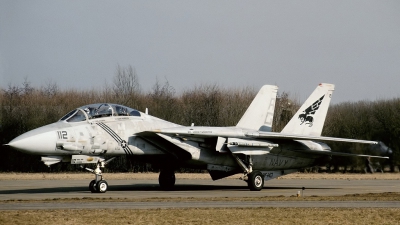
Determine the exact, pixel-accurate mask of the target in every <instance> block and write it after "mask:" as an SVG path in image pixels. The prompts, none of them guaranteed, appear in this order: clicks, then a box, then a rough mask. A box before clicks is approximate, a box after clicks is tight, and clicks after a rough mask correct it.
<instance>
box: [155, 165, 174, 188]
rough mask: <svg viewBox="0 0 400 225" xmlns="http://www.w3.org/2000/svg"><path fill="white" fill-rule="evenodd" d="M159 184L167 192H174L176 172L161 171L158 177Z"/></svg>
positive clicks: (169, 170)
mask: <svg viewBox="0 0 400 225" xmlns="http://www.w3.org/2000/svg"><path fill="white" fill-rule="evenodd" d="M158 183H159V184H160V187H161V189H163V190H165V191H170V190H173V189H174V185H175V172H174V171H173V170H171V169H165V170H161V171H160V175H159V177H158Z"/></svg>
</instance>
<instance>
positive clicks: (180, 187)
mask: <svg viewBox="0 0 400 225" xmlns="http://www.w3.org/2000/svg"><path fill="white" fill-rule="evenodd" d="M301 188H302V187H268V186H265V187H264V189H263V190H264V191H268V190H275V189H279V190H284V189H288V190H290V189H296V190H299V189H301ZM305 188H306V189H308V190H310V189H315V190H316V189H327V190H328V189H340V188H326V187H325V188H315V187H305ZM218 190H221V191H249V189H248V187H247V186H246V185H243V186H227V185H199V184H177V185H175V187H174V189H173V190H170V191H172V192H174V191H218ZM108 191H109V192H113V191H163V190H161V188H160V186H159V185H154V184H133V185H110V186H109V189H108ZM65 192H90V191H89V188H88V187H86V186H76V187H49V188H30V189H18V190H0V194H29V193H30V194H34V193H37V194H40V193H42V194H43V193H65Z"/></svg>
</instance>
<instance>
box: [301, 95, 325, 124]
mask: <svg viewBox="0 0 400 225" xmlns="http://www.w3.org/2000/svg"><path fill="white" fill-rule="evenodd" d="M324 97H325V95H323V96H322V97H321V98H320V99H318V100H317V101H315V102H314V103H313V104H312V105H310V106H309V107H308V108H307V109H306V110H304V111H303V113H302V114H300V115H299V119H300V121H301V124H300V125H303V124H307V125H309V126H310V127H312V125H313V122H314V117H313V116H314V114H315V113H316V112H317V110H318V109H319V106H320V105H321V103H322V100H323V99H324Z"/></svg>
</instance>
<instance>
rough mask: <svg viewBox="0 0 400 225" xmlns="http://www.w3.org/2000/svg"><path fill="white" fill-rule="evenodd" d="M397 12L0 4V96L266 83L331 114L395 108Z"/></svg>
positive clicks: (233, 2)
mask: <svg viewBox="0 0 400 225" xmlns="http://www.w3.org/2000/svg"><path fill="white" fill-rule="evenodd" d="M399 12H400V1H395V0H393V1H385V0H384V1H371V0H353V1H349V0H335V1H333V0H332V1H325V0H303V1H278V0H274V1H270V0H262V1H255V0H249V1H238V0H225V1H223V0H220V1H216V0H210V1H208V0H202V1H194V0H193V1H188V0H180V1H157V0H152V1H147V0H143V1H141V0H140V1H139V0H137V1H136V0H112V1H111V0H110V1H104V0H68V1H67V0H51V1H50V0H47V1H42V0H30V1H19V0H0V87H1V88H6V87H7V86H8V85H10V84H11V85H19V84H22V82H24V79H27V80H28V81H29V82H31V84H32V85H33V86H36V87H40V86H45V85H46V84H48V83H56V84H57V85H58V86H59V87H60V88H61V89H70V88H73V89H92V88H103V87H104V86H105V84H106V83H108V84H110V83H112V79H113V77H114V75H115V73H116V71H117V67H118V65H119V66H121V67H123V68H127V67H129V66H132V67H133V68H135V70H136V73H137V75H138V77H139V82H140V84H141V86H142V89H143V90H145V91H146V90H148V91H149V90H151V88H152V87H153V85H154V84H155V83H156V80H157V79H158V80H159V81H160V82H161V83H163V82H164V81H165V80H168V82H169V84H170V85H172V86H173V87H174V88H175V89H176V91H177V93H181V92H183V91H184V90H190V89H192V88H193V87H195V86H196V85H200V84H218V85H219V86H221V87H224V88H241V87H247V86H250V87H254V88H255V89H259V88H260V87H261V86H262V85H264V84H274V85H277V86H278V87H279V91H280V92H283V91H284V92H289V93H291V94H292V95H295V96H297V98H298V99H300V100H305V99H306V98H307V97H308V95H309V94H310V93H311V92H312V91H313V90H314V89H315V87H316V86H317V85H318V84H319V83H333V84H335V92H334V95H333V98H332V102H333V103H340V102H346V101H351V102H353V101H360V100H371V101H374V100H380V99H391V98H396V97H400V88H399V85H400V13H399Z"/></svg>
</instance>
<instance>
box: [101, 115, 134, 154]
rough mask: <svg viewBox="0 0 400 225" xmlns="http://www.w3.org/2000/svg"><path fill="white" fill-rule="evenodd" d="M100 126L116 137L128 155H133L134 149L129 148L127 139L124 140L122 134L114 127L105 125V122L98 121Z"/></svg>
mask: <svg viewBox="0 0 400 225" xmlns="http://www.w3.org/2000/svg"><path fill="white" fill-rule="evenodd" d="M96 124H97V125H98V126H99V127H101V128H102V129H103V130H104V131H106V132H107V133H108V134H109V135H110V136H111V137H112V138H114V140H115V141H117V142H118V144H119V145H120V146H121V147H122V149H123V150H124V152H125V154H127V155H133V152H132V150H131V149H130V148H129V146H128V144H127V143H126V141H124V140H122V138H121V137H120V136H118V134H117V133H115V132H114V130H113V129H111V128H110V127H108V126H107V125H105V124H104V123H101V122H100V123H96Z"/></svg>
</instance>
